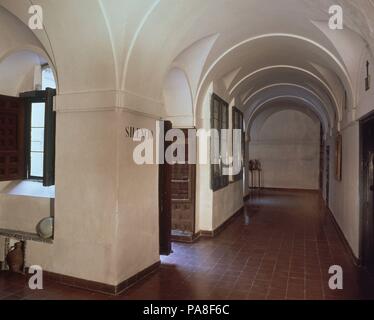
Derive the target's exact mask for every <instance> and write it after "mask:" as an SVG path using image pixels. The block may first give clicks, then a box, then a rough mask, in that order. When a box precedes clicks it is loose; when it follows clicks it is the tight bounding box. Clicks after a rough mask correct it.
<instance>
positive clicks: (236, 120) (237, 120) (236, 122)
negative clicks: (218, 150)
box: [232, 107, 245, 181]
mask: <svg viewBox="0 0 374 320" xmlns="http://www.w3.org/2000/svg"><path fill="white" fill-rule="evenodd" d="M232 128H233V129H236V130H241V136H242V144H241V151H240V161H241V171H240V173H239V174H237V175H234V176H233V181H239V180H241V179H243V164H244V145H245V143H244V139H245V137H244V125H243V113H242V112H241V111H240V110H239V109H238V108H236V107H233V108H232ZM233 145H234V142H233ZM233 155H234V147H233Z"/></svg>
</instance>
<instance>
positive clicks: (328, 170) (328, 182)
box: [326, 146, 330, 208]
mask: <svg viewBox="0 0 374 320" xmlns="http://www.w3.org/2000/svg"><path fill="white" fill-rule="evenodd" d="M326 205H327V207H328V208H329V207H330V146H327V147H326Z"/></svg>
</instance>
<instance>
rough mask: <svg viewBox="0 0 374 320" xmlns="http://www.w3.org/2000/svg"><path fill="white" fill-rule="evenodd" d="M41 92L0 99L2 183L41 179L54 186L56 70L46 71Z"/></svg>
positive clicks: (43, 72)
mask: <svg viewBox="0 0 374 320" xmlns="http://www.w3.org/2000/svg"><path fill="white" fill-rule="evenodd" d="M42 88H44V90H41V91H31V92H25V93H22V94H20V97H19V98H16V97H8V96H0V181H12V180H23V179H37V180H40V181H43V185H44V186H53V185H54V180H55V179H54V177H55V176H54V172H55V133H56V115H55V112H54V111H53V97H54V96H55V95H56V90H55V89H54V88H56V84H55V81H54V77H53V72H52V69H51V68H50V67H49V66H48V65H45V66H43V68H42Z"/></svg>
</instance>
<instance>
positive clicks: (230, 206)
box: [213, 180, 243, 230]
mask: <svg viewBox="0 0 374 320" xmlns="http://www.w3.org/2000/svg"><path fill="white" fill-rule="evenodd" d="M242 207H243V181H241V180H240V181H237V182H233V183H230V184H229V185H228V186H227V187H226V188H224V189H221V190H219V191H216V192H214V193H213V230H214V229H216V228H218V227H219V226H221V225H222V224H223V223H224V222H226V220H228V219H229V218H231V216H232V215H234V214H235V213H236V212H237V211H238V210H240V209H241V208H242Z"/></svg>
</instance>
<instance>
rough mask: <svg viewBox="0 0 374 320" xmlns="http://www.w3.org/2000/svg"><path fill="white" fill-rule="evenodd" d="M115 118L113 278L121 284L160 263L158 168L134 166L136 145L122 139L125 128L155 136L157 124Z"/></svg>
mask: <svg viewBox="0 0 374 320" xmlns="http://www.w3.org/2000/svg"><path fill="white" fill-rule="evenodd" d="M116 116H117V123H118V132H117V139H118V140H117V141H118V174H117V175H118V185H117V192H118V194H117V197H118V211H117V212H116V216H115V221H116V230H115V244H116V269H117V276H116V278H117V283H120V282H121V281H123V280H126V279H128V278H130V277H131V276H133V275H135V274H136V273H138V272H140V271H142V270H144V269H146V268H147V267H149V266H151V265H153V264H154V263H156V262H158V261H159V260H160V256H159V208H158V165H157V164H153V165H151V164H149V165H148V164H146V165H137V164H136V163H135V162H134V160H133V151H134V148H135V147H136V146H137V145H138V144H139V142H134V141H133V140H132V139H131V138H126V137H125V128H126V127H127V126H133V127H136V128H145V129H149V130H151V131H152V132H153V133H154V134H155V133H156V120H155V119H152V118H149V117H143V116H140V115H136V114H133V113H129V112H126V111H118V112H117V115H116ZM154 141H155V139H154ZM154 150H156V149H155V148H154Z"/></svg>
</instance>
